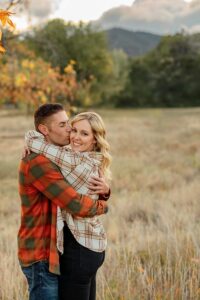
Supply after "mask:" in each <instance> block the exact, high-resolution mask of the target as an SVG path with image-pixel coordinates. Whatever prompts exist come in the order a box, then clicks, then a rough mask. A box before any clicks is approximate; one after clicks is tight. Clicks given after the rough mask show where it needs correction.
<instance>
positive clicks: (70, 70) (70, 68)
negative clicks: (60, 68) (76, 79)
mask: <svg viewBox="0 0 200 300" xmlns="http://www.w3.org/2000/svg"><path fill="white" fill-rule="evenodd" d="M64 71H65V73H67V74H71V73H73V72H74V68H73V66H72V65H70V64H69V65H67V66H66V67H65V68H64Z"/></svg>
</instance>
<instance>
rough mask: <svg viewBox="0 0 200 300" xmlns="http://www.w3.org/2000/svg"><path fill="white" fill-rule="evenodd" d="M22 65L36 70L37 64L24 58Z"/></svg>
mask: <svg viewBox="0 0 200 300" xmlns="http://www.w3.org/2000/svg"><path fill="white" fill-rule="evenodd" d="M22 67H23V68H26V69H29V70H34V68H35V64H34V62H33V61H32V60H28V59H24V60H23V61H22Z"/></svg>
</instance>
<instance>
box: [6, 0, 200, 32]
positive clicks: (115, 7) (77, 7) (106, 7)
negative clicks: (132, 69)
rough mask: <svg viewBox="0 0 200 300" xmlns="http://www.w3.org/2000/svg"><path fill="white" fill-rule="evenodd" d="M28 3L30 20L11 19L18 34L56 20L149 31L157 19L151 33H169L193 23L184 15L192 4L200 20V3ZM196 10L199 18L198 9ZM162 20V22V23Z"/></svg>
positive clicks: (53, 0)
mask: <svg viewBox="0 0 200 300" xmlns="http://www.w3.org/2000/svg"><path fill="white" fill-rule="evenodd" d="M5 1H6V0H0V7H1V3H3V2H5ZM7 2H8V0H7ZM29 2H30V6H29V12H30V13H29V18H28V15H27V10H26V13H19V12H16V16H17V17H13V18H12V19H13V21H14V22H15V23H16V27H17V29H18V30H20V29H25V28H26V27H27V21H28V20H29V24H30V25H31V24H32V25H35V24H37V23H41V22H43V21H46V20H48V19H53V18H62V19H64V20H66V21H74V22H78V21H80V20H82V21H85V22H89V21H95V22H97V24H98V25H100V26H102V27H103V28H105V29H106V28H111V27H116V26H117V25H119V26H120V27H122V28H126V29H130V30H140V28H141V30H146V29H148V26H150V25H151V24H150V23H151V22H152V21H153V22H154V19H155V22H154V23H155V24H154V26H152V31H155V30H156V28H159V27H160V24H161V23H162V24H161V25H162V26H161V28H160V31H161V33H165V32H166V31H167V30H168V27H169V31H170V30H172V31H173V30H176V28H177V26H183V25H184V22H186V27H187V26H188V24H190V23H192V22H193V21H191V19H190V20H189V21H188V19H187V20H186V21H185V15H186V14H190V15H191V8H190V9H189V8H187V6H188V7H189V6H192V4H194V5H193V6H195V5H196V7H197V6H198V17H199V16H200V15H199V12H200V10H199V7H200V5H199V4H198V3H200V0H98V1H94V0H29ZM186 4H187V5H186ZM154 7H156V11H154ZM185 7H186V8H185ZM194 10H195V16H196V14H197V13H196V12H197V9H196V8H195V9H193V11H194ZM180 14H181V18H180ZM192 17H193V16H192ZM161 18H163V19H162V20H161ZM165 18H166V19H165ZM167 18H168V19H169V20H170V21H171V22H175V23H176V24H175V25H173V26H174V27H173V28H172V26H171V27H170V26H169V25H170V24H169V20H167ZM172 19H173V21H172ZM174 20H175V21H174ZM160 22H161V23H160ZM163 22H165V24H163ZM177 22H178V23H179V24H178V23H177ZM193 23H194V22H193ZM197 23H198V22H197ZM197 25H198V26H199V24H196V23H195V24H192V25H191V26H192V27H194V26H195V28H196V27H198V26H197ZM150 29H151V26H150ZM158 33H159V32H158Z"/></svg>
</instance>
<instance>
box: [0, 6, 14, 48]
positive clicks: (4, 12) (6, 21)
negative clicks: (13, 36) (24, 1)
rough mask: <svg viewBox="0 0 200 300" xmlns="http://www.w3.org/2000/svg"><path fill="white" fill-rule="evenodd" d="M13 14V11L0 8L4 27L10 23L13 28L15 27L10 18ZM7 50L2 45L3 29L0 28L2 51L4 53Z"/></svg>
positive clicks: (0, 20)
mask: <svg viewBox="0 0 200 300" xmlns="http://www.w3.org/2000/svg"><path fill="white" fill-rule="evenodd" d="M12 14H13V13H12V12H10V11H7V10H2V9H0V23H1V25H2V27H4V26H6V25H8V26H10V27H11V28H13V29H14V28H15V25H14V24H13V22H12V20H11V19H10V16H11V15H12ZM5 51H6V50H5V48H4V47H3V45H2V31H1V28H0V53H4V52H5Z"/></svg>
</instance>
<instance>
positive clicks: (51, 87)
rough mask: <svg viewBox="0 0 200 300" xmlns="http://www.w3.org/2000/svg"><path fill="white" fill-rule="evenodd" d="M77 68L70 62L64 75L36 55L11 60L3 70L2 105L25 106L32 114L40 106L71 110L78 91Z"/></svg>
mask: <svg viewBox="0 0 200 300" xmlns="http://www.w3.org/2000/svg"><path fill="white" fill-rule="evenodd" d="M23 51H25V49H24V50H23ZM73 65H74V62H69V63H68V64H67V66H66V68H65V72H64V73H61V72H60V70H59V68H53V67H51V65H50V64H49V63H47V62H45V61H44V60H43V59H41V58H37V57H35V55H34V54H33V53H32V57H29V58H22V59H18V60H17V59H16V57H15V55H14V56H10V58H9V60H8V61H6V62H1V66H0V68H1V72H0V99H1V102H0V103H1V104H3V103H10V104H13V105H15V106H16V107H19V106H20V105H21V106H24V104H25V105H26V107H27V111H28V112H30V111H32V109H35V108H36V107H38V106H39V105H40V104H43V103H46V102H51V103H52V102H56V101H59V102H62V103H64V104H65V106H68V109H70V107H71V106H72V105H73V100H74V98H75V94H76V91H77V88H78V84H77V80H76V72H75V70H74V68H73Z"/></svg>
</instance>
